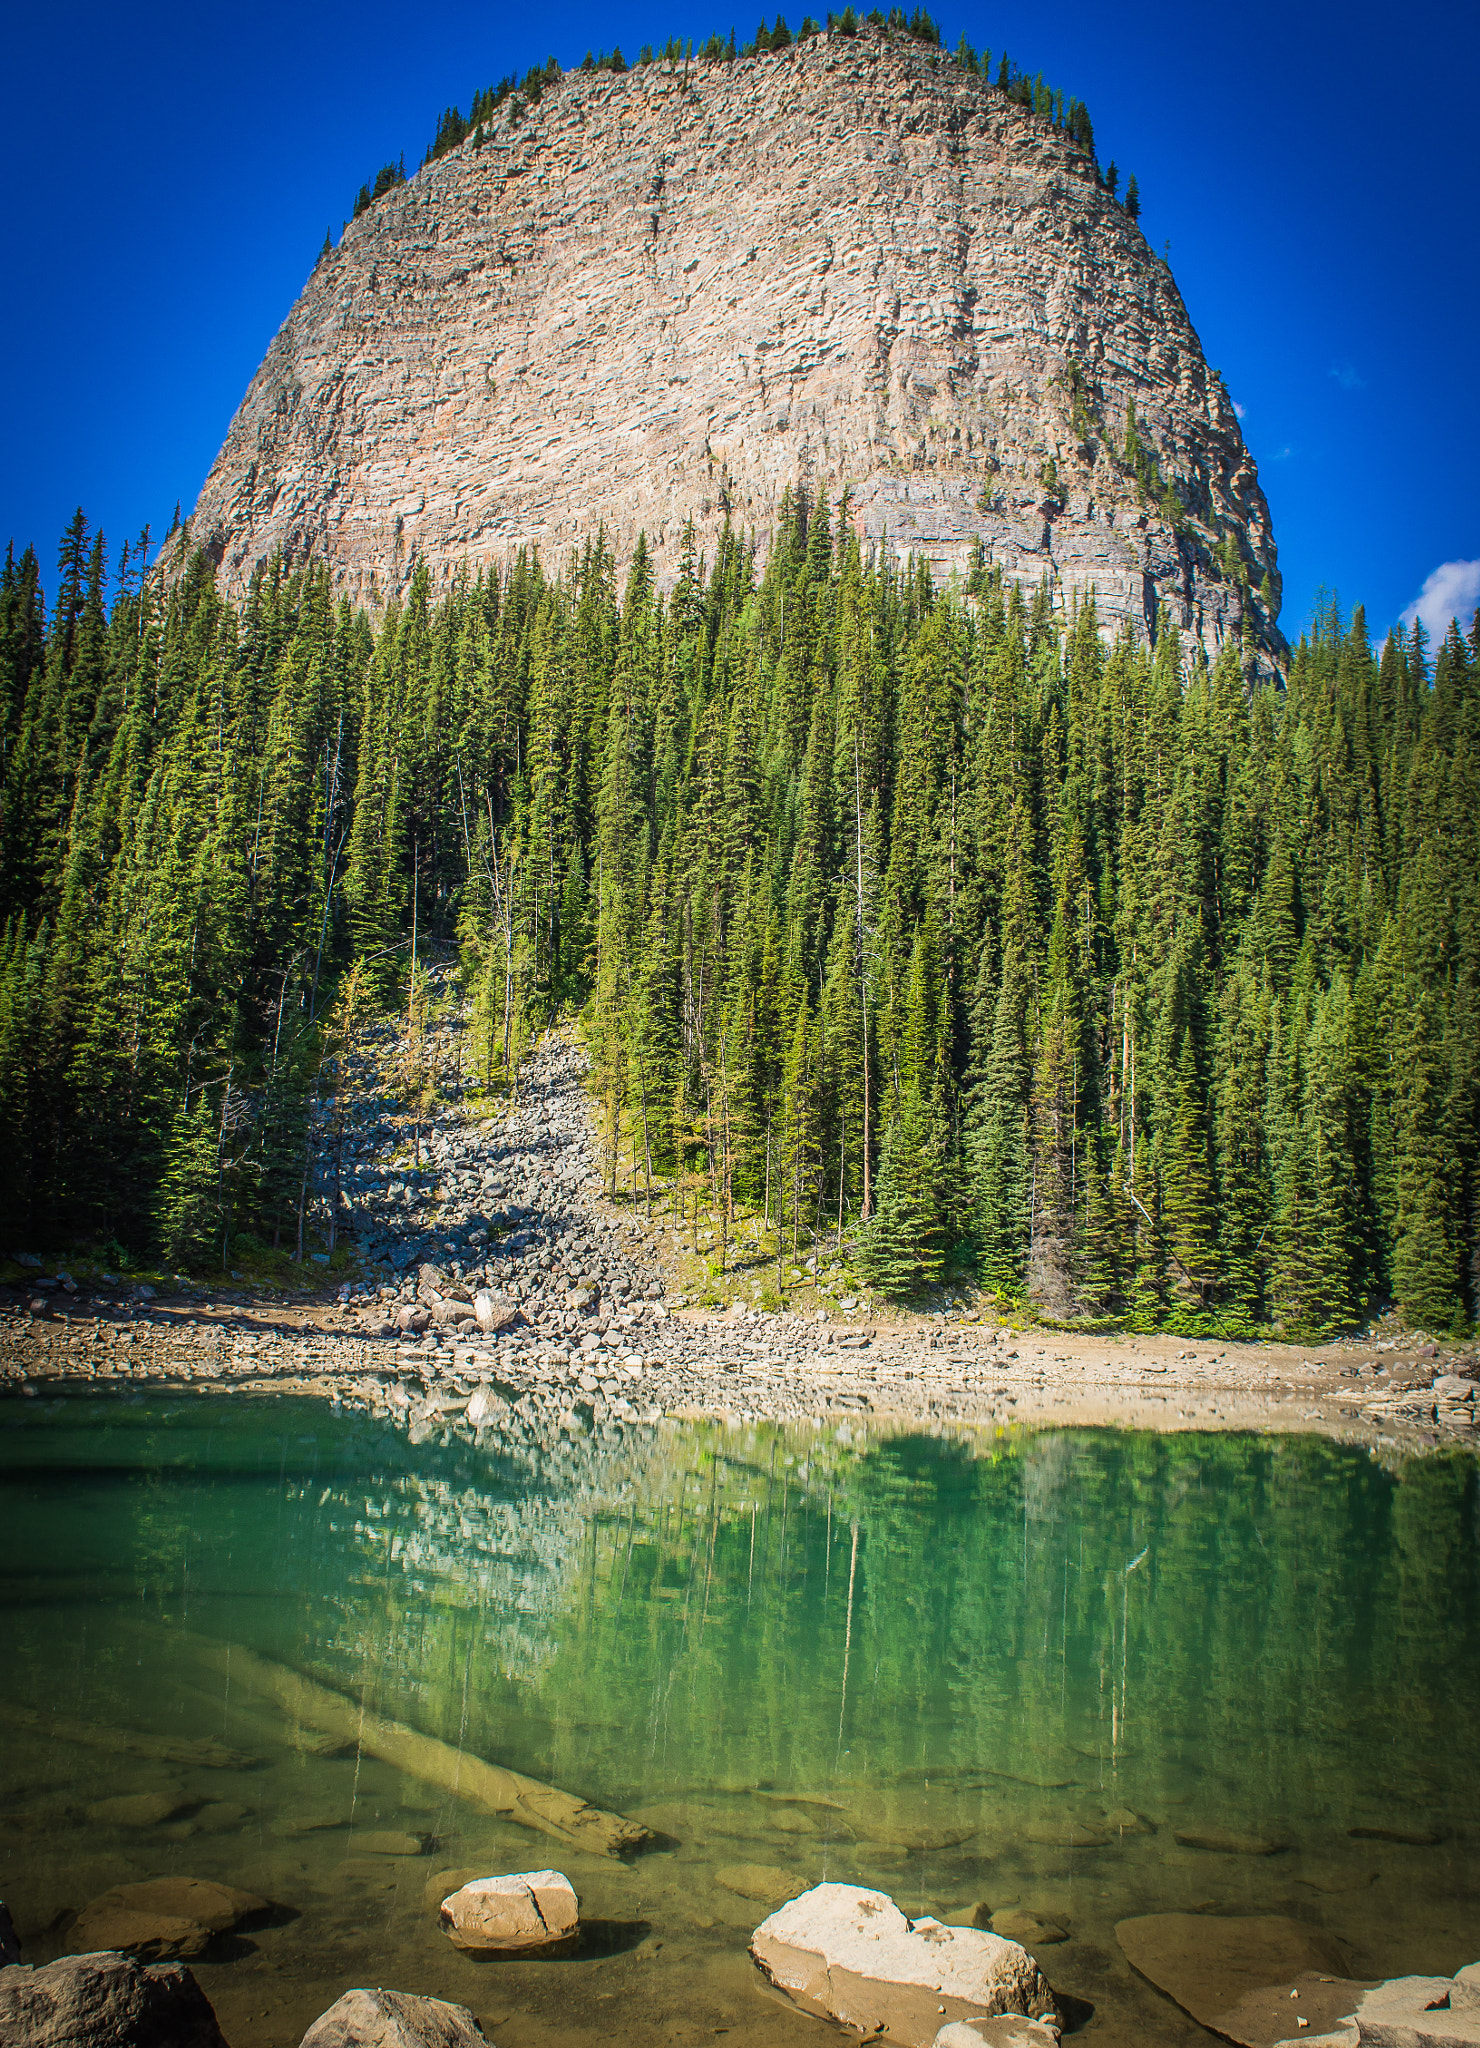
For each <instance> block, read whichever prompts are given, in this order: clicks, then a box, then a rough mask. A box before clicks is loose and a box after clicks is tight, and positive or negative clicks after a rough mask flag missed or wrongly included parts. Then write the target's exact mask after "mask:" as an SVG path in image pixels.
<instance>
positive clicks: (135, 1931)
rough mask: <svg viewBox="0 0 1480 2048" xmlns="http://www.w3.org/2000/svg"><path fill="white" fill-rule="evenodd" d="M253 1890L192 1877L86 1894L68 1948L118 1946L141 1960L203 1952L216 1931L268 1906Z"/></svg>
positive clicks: (85, 1950) (225, 1930)
mask: <svg viewBox="0 0 1480 2048" xmlns="http://www.w3.org/2000/svg"><path fill="white" fill-rule="evenodd" d="M267 1904H268V1902H267V1900H266V1899H263V1898H259V1897H258V1896H257V1894H256V1893H255V1892H243V1891H237V1890H236V1888H235V1887H234V1886H232V1885H229V1884H213V1883H209V1882H207V1881H206V1880H205V1879H203V1878H196V1877H157V1878H151V1879H148V1880H147V1881H146V1882H145V1883H143V1884H120V1885H115V1886H114V1887H113V1889H112V1890H111V1891H106V1892H100V1893H99V1894H98V1896H97V1898H95V1899H90V1900H89V1901H88V1903H87V1904H86V1905H85V1906H84V1907H83V1909H82V1911H81V1912H80V1913H79V1914H78V1916H77V1918H76V1920H75V1921H74V1922H73V1923H72V1927H71V1929H70V1931H69V1933H68V1937H67V1939H68V1945H69V1947H70V1950H71V1952H72V1954H74V1955H83V1954H87V1953H89V1952H92V1951H95V1950H98V1949H118V1950H121V1951H122V1952H123V1953H125V1954H127V1955H131V1956H134V1957H136V1958H137V1959H138V1960H139V1961H141V1962H150V1963H155V1962H166V1961H179V1960H181V1959H182V1958H189V1957H193V1956H199V1955H203V1954H204V1953H205V1951H206V1950H207V1949H208V1948H209V1947H210V1945H211V1942H212V1940H213V1939H214V1938H215V1936H217V1935H218V1934H228V1933H230V1932H231V1930H232V1929H233V1928H235V1927H239V1926H240V1925H241V1924H242V1922H243V1921H244V1920H248V1919H251V1918H252V1917H253V1916H254V1915H255V1914H257V1913H263V1912H265V1911H266V1910H267Z"/></svg>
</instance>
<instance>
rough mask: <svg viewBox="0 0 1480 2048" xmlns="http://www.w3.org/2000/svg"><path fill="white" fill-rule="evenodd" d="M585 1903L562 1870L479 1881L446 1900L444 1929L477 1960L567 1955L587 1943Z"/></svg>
mask: <svg viewBox="0 0 1480 2048" xmlns="http://www.w3.org/2000/svg"><path fill="white" fill-rule="evenodd" d="M580 1906H581V1902H580V1900H579V1899H578V1898H577V1897H576V1895H575V1892H574V1890H573V1889H572V1887H571V1882H570V1879H569V1878H568V1877H566V1876H564V1875H563V1874H562V1873H561V1872H560V1871H558V1870H520V1871H514V1872H512V1873H511V1874H510V1875H508V1876H506V1877H478V1878H474V1879H473V1881H472V1883H471V1884H465V1885H463V1886H462V1887H461V1888H460V1889H459V1890H458V1891H455V1892H454V1893H453V1894H452V1895H451V1897H450V1898H446V1899H444V1900H443V1901H442V1925H443V1927H444V1928H445V1929H446V1932H447V1934H448V1936H449V1938H450V1939H451V1940H452V1942H453V1943H454V1945H455V1946H456V1947H458V1948H460V1949H466V1950H467V1952H468V1953H469V1954H470V1955H475V1956H495V1955H499V1956H530V1955H545V1956H556V1955H565V1954H568V1953H569V1951H570V1950H571V1949H573V1948H575V1947H576V1946H577V1945H578V1943H579V1941H580V1938H581V1917H580Z"/></svg>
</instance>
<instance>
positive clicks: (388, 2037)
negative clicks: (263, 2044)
mask: <svg viewBox="0 0 1480 2048" xmlns="http://www.w3.org/2000/svg"><path fill="white" fill-rule="evenodd" d="M299 2048H486V2044H485V2040H484V2034H483V2029H482V2027H481V2026H480V2025H479V2024H478V2022H477V2020H476V2019H474V2017H473V2015H472V2014H471V2013H470V2012H469V2011H468V2009H467V2007H466V2006H465V2005H450V2004H449V2003H448V2002H447V2000H446V1999H443V1998H417V1997H415V1996H413V1994H412V1993H410V1992H407V1991H369V1990H364V1989H360V1990H355V1991H346V1992H345V1994H344V1996H343V1998H337V1999H336V2000H335V2001H334V2003H333V2005H331V2006H330V2007H329V2010H328V2011H327V2012H326V2013H321V2014H320V2015H319V2017H318V2018H317V2019H316V2020H315V2021H314V2023H313V2025H312V2026H311V2027H310V2028H309V2030H308V2032H307V2033H306V2034H305V2035H304V2037H303V2040H302V2042H301V2043H300V2044H299Z"/></svg>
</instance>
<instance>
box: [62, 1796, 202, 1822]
mask: <svg viewBox="0 0 1480 2048" xmlns="http://www.w3.org/2000/svg"><path fill="white" fill-rule="evenodd" d="M188 1804H189V1801H188V1800H183V1799H181V1798H180V1797H179V1795H178V1794H172V1793H169V1792H125V1793H123V1794H121V1795H120V1796H119V1797H118V1798H116V1799H100V1800H98V1802H97V1803H96V1805H94V1806H90V1807H89V1808H88V1809H87V1817H88V1819H89V1820H93V1821H96V1822H97V1823H98V1825H99V1826H100V1827H105V1828H154V1827H158V1826H159V1825H160V1824H161V1822H163V1821H167V1820H173V1819H174V1817H175V1815H176V1814H177V1813H179V1812H180V1811H181V1809H182V1808H183V1807H184V1806H186V1805H188Z"/></svg>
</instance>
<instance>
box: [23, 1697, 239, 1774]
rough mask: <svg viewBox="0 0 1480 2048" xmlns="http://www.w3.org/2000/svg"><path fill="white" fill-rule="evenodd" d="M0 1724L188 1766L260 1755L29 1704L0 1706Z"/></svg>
mask: <svg viewBox="0 0 1480 2048" xmlns="http://www.w3.org/2000/svg"><path fill="white" fill-rule="evenodd" d="M0 1724H4V1725H5V1726H6V1727H10V1728H29V1729H32V1730H34V1732H35V1733H36V1734H37V1735H41V1736H45V1737H47V1738H48V1739H49V1740H51V1741H54V1742H72V1743H76V1744H77V1745H78V1746H79V1747H80V1748H82V1749H106V1750H109V1751H111V1752H112V1754H113V1755H114V1756H147V1757H149V1758H151V1759H152V1760H153V1761H154V1762H155V1763H164V1764H181V1765H184V1766H185V1767H186V1768H188V1769H195V1768H203V1769H206V1770H213V1771H249V1770H252V1769H254V1768H255V1767H256V1766H257V1765H258V1764H260V1763H261V1761H262V1759H261V1757H260V1756H252V1755H249V1754H248V1752H247V1751H245V1750H241V1749H228V1748H227V1747H226V1745H225V1743H224V1742H212V1741H211V1739H210V1737H209V1736H204V1735H203V1736H188V1735H181V1736H176V1735H145V1734H142V1733H140V1732H138V1731H137V1730H135V1729H132V1728H104V1727H103V1726H101V1725H100V1724H99V1723H98V1722H96V1721H69V1720H68V1719H67V1717H66V1716H65V1715H64V1714H40V1713H37V1712H36V1711H35V1709H34V1708H32V1707H11V1706H0Z"/></svg>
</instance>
